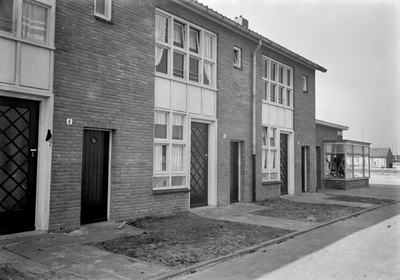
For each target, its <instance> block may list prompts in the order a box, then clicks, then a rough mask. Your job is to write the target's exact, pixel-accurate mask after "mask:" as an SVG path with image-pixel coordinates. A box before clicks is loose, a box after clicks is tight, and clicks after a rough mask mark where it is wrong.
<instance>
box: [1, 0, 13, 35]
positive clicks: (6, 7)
mask: <svg viewBox="0 0 400 280" xmlns="http://www.w3.org/2000/svg"><path fill="white" fill-rule="evenodd" d="M13 24H14V0H4V1H0V30H1V31H5V32H8V33H13V30H14V26H13Z"/></svg>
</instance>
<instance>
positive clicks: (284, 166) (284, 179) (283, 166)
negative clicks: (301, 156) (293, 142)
mask: <svg viewBox="0 0 400 280" xmlns="http://www.w3.org/2000/svg"><path fill="white" fill-rule="evenodd" d="M280 139H281V140H280V146H281V147H280V154H281V156H280V174H281V178H280V179H281V180H280V181H281V194H288V151H287V149H288V140H287V134H281V135H280Z"/></svg>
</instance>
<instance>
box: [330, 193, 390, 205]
mask: <svg viewBox="0 0 400 280" xmlns="http://www.w3.org/2000/svg"><path fill="white" fill-rule="evenodd" d="M329 196H330V197H328V198H326V199H329V200H338V201H347V202H359V203H368V204H380V205H382V204H387V203H391V202H394V201H396V200H392V199H381V198H373V197H362V196H351V195H329Z"/></svg>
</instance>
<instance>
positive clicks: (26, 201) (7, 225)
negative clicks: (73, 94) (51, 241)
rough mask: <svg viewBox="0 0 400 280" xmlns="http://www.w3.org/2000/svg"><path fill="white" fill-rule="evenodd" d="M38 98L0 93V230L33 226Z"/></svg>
mask: <svg viewBox="0 0 400 280" xmlns="http://www.w3.org/2000/svg"><path fill="white" fill-rule="evenodd" d="M38 113H39V102H34V101H27V100H20V99H14V98H6V97H0V234H8V233H14V232H21V231H28V230H34V229H35V204H36V167H37V135H38V119H39V114H38Z"/></svg>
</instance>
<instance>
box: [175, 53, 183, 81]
mask: <svg viewBox="0 0 400 280" xmlns="http://www.w3.org/2000/svg"><path fill="white" fill-rule="evenodd" d="M184 65H185V55H183V54H181V53H178V52H174V76H175V77H179V78H183V74H184Z"/></svg>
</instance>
